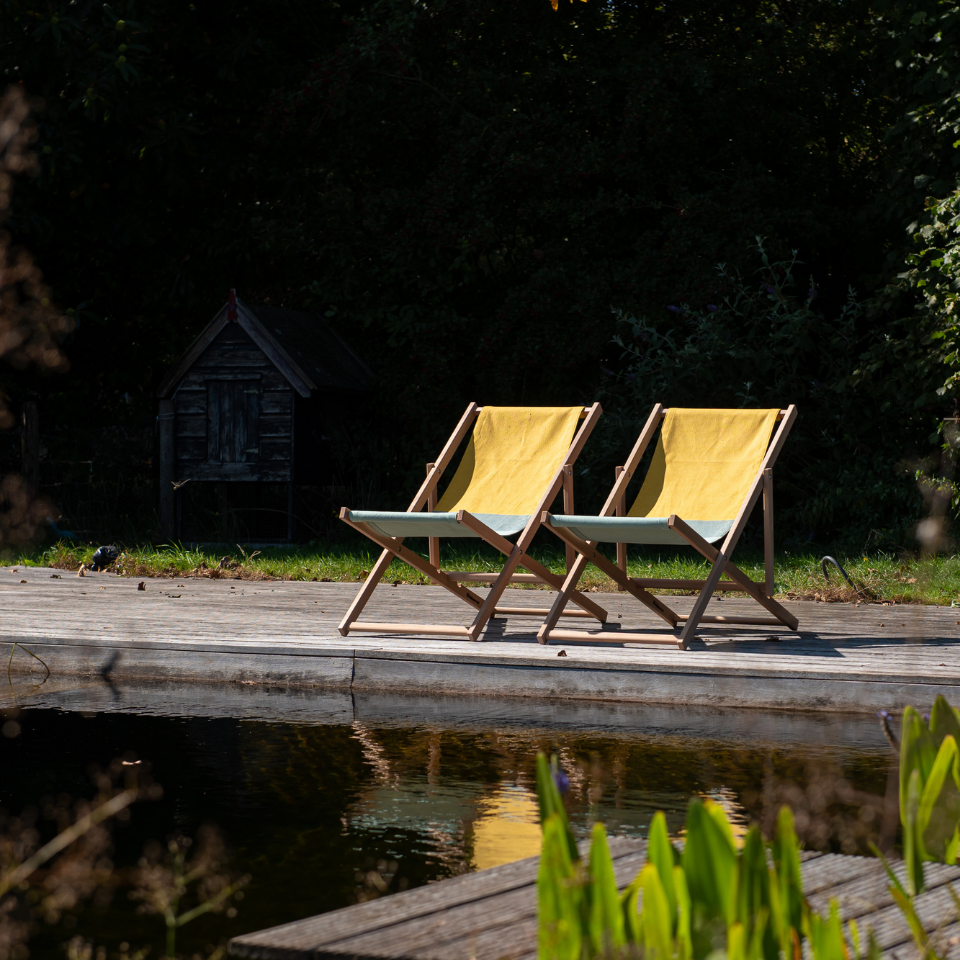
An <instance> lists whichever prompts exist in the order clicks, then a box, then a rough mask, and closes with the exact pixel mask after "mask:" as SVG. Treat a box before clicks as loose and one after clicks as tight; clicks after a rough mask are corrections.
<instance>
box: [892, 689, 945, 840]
mask: <svg viewBox="0 0 960 960" xmlns="http://www.w3.org/2000/svg"><path fill="white" fill-rule="evenodd" d="M936 756H937V748H936V745H935V744H934V741H933V735H932V734H931V733H930V730H929V728H928V727H927V725H926V723H925V722H924V720H923V717H921V716H920V714H919V713H918V712H917V711H916V710H915V709H914V708H913V707H907V708H906V709H905V710H904V711H903V723H902V728H901V731H900V822H901V823H903V825H904V826H906V820H904V816H905V810H906V804H907V784H908V783H909V780H910V775H911V774H912V773H913V771H914V770H918V771H919V772H920V778H921V779H920V787H921V789H922V786H923V783H924V782H925V781H926V779H927V777H928V776H929V775H930V770H931V769H932V768H933V763H934V760H935V759H936ZM918 795H919V794H918Z"/></svg>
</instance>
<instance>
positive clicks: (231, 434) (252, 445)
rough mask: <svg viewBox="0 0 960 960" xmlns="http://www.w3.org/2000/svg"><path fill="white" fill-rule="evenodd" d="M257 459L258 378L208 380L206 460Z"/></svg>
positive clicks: (247, 460)
mask: <svg viewBox="0 0 960 960" xmlns="http://www.w3.org/2000/svg"><path fill="white" fill-rule="evenodd" d="M259 459H260V381H259V380H208V381H207V460H208V461H210V462H213V463H255V462H256V461H257V460H259Z"/></svg>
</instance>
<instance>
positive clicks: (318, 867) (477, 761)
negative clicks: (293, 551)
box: [0, 684, 895, 957]
mask: <svg viewBox="0 0 960 960" xmlns="http://www.w3.org/2000/svg"><path fill="white" fill-rule="evenodd" d="M18 705H19V706H18ZM0 706H3V707H5V708H6V709H5V714H6V717H7V718H10V717H13V716H14V714H16V716H15V722H16V723H17V724H18V725H19V733H18V734H17V735H16V736H13V737H10V736H4V737H0V807H2V808H3V810H5V811H6V812H7V813H12V814H17V813H18V812H20V811H21V810H22V809H24V808H26V807H29V806H34V807H36V806H38V805H40V804H41V803H42V801H43V800H44V798H50V797H56V796H62V795H69V796H71V797H75V798H78V797H89V796H92V793H93V788H92V786H91V781H90V776H89V770H90V768H91V766H92V765H96V766H100V767H105V766H106V765H108V764H109V763H110V761H111V760H112V759H113V758H116V757H122V756H133V755H135V756H136V757H137V758H139V759H142V760H143V761H145V762H147V763H149V766H150V772H151V775H152V777H153V779H154V780H155V781H156V782H157V783H159V784H160V785H162V787H163V796H162V798H161V799H159V800H156V801H149V802H142V803H139V804H137V805H136V806H135V807H134V808H132V815H131V817H130V819H129V820H128V821H126V822H125V823H119V824H117V825H116V826H115V828H114V844H115V853H114V858H113V859H114V862H115V863H116V864H117V865H118V867H120V868H123V867H129V866H130V865H132V864H134V863H135V862H136V860H137V858H138V857H139V856H140V854H141V851H142V849H143V846H144V844H145V843H146V842H147V841H149V840H151V839H157V840H161V841H163V840H166V839H167V838H168V837H170V836H171V835H173V834H176V833H184V834H187V835H189V834H192V833H194V832H195V831H196V830H197V828H198V827H199V826H201V825H202V824H204V823H214V824H216V825H217V826H218V827H219V829H220V831H221V832H222V835H223V838H224V841H225V843H226V845H227V850H228V854H229V863H230V866H231V868H232V869H233V870H234V871H236V872H237V873H247V874H250V875H251V877H252V880H251V882H250V884H249V886H248V887H247V888H246V891H245V897H244V899H243V901H242V902H241V903H239V904H238V905H237V906H238V914H237V916H236V917H233V918H228V917H226V916H224V915H222V914H221V915H211V916H207V917H204V918H201V919H199V920H197V921H196V922H194V923H193V924H192V925H190V926H188V927H185V928H184V929H183V930H182V931H181V934H180V939H179V941H178V949H179V950H180V951H181V952H183V953H192V952H194V951H203V950H204V949H205V948H206V947H207V946H208V945H210V944H216V943H219V942H221V941H223V940H225V939H226V938H228V937H230V936H233V935H235V934H238V933H242V932H246V931H250V930H255V929H259V928H262V927H266V926H272V925H274V924H278V923H283V922H286V921H289V920H295V919H299V918H302V917H305V916H309V915H312V914H316V913H320V912H323V911H327V910H333V909H336V908H338V907H343V906H347V905H349V904H351V903H355V902H357V900H358V899H359V898H363V897H369V896H371V895H377V894H378V893H379V892H380V889H379V888H380V887H381V886H382V885H383V884H384V883H386V884H387V886H386V891H387V892H388V893H389V892H392V891H393V890H397V889H404V888H408V887H414V886H418V885H421V884H424V883H429V882H431V881H435V880H439V879H442V878H444V877H449V876H452V875H454V874H458V873H462V872H465V871H471V870H475V869H478V868H482V867H487V866H493V865H495V864H497V863H502V862H506V861H508V860H511V859H517V858H520V857H524V856H530V855H533V854H535V853H536V852H537V850H538V842H539V841H538V827H537V824H536V806H535V797H534V794H533V789H532V788H533V782H534V765H535V758H536V754H537V752H538V751H541V750H543V751H547V752H551V751H553V752H556V753H558V754H559V756H560V758H561V761H562V763H563V766H564V768H565V769H566V770H567V771H568V773H569V774H570V779H571V790H570V794H569V796H568V801H569V809H570V814H571V818H572V822H573V823H574V825H575V828H576V829H577V830H578V831H580V832H581V833H583V834H586V833H587V831H588V830H589V829H590V827H591V825H592V824H593V822H594V821H596V820H601V821H602V822H604V823H605V824H606V825H607V828H608V830H609V831H610V832H611V833H615V834H626V835H631V836H643V835H645V833H646V830H647V827H648V825H649V823H650V819H651V817H652V816H653V814H654V812H655V811H657V810H664V811H665V812H666V814H667V818H668V822H669V824H670V827H671V830H673V831H674V832H679V831H681V830H682V824H683V817H684V809H685V807H686V804H687V802H688V801H689V799H690V798H691V797H693V796H709V797H712V798H714V799H715V800H717V801H718V802H720V803H722V804H723V805H724V806H725V807H726V809H727V811H728V813H729V814H730V816H731V818H732V819H733V820H734V821H735V822H736V823H738V824H740V825H743V826H746V825H747V824H749V823H750V822H752V821H755V820H759V821H761V822H769V821H770V819H771V817H772V816H773V814H774V812H775V810H776V809H777V808H778V806H779V804H780V803H781V802H782V801H783V800H788V801H790V802H791V803H792V804H793V805H794V806H795V807H796V809H797V816H798V824H799V827H800V831H801V834H802V835H803V836H804V837H805V839H806V842H807V844H808V845H809V846H816V847H821V848H830V849H834V850H840V851H845V852H865V850H866V847H867V843H868V841H870V840H875V841H876V840H880V841H881V842H884V843H886V844H887V845H889V844H890V843H892V842H893V841H894V840H895V834H894V830H895V821H893V820H891V817H890V809H889V806H888V807H887V808H885V805H884V796H885V795H886V794H887V792H888V788H889V783H890V773H891V764H892V762H893V761H894V760H895V758H894V756H893V753H892V751H891V750H890V748H889V746H888V745H887V744H886V742H885V741H884V739H883V736H882V734H881V733H880V731H879V728H878V727H877V726H876V723H875V721H874V720H873V719H872V718H869V717H868V718H857V717H854V718H851V717H837V716H826V717H823V716H791V715H782V714H773V713H760V712H757V713H749V712H748V713H744V712H735V711H729V712H718V711H707V710H701V709H697V708H696V707H695V706H692V707H689V708H665V707H643V706H637V705H632V706H629V707H628V706H622V705H620V706H618V705H603V704H596V705H591V704H580V705H576V704H572V705H571V704H568V705H563V704H545V703H538V702H535V701H531V702H529V703H525V702H517V701H513V702H508V701H501V700H485V699H481V698H477V699H476V700H469V699H463V698H460V699H452V700H425V699H422V698H418V699H406V698H402V697H396V696H392V697H389V698H376V697H366V698H352V697H350V696H349V695H342V694H321V693H315V692H304V691H292V692H284V691H272V692H268V693H264V692H255V691H251V690H246V689H241V688H237V687H236V686H234V685H227V687H226V688H224V687H219V686H212V685H211V686H210V687H204V686H188V685H156V684H154V685H150V686H142V687H130V686H124V687H115V686H108V685H106V684H99V685H84V686H73V687H71V686H70V685H69V684H66V685H64V686H63V687H62V688H61V689H59V690H56V689H47V690H41V691H39V692H38V691H36V690H35V689H34V688H23V689H21V690H18V691H14V692H12V693H11V694H9V695H8V696H7V697H6V698H5V699H4V700H3V701H2V702H0ZM7 732H9V728H7ZM885 818H886V821H885ZM74 920H75V924H74ZM160 933H161V930H160V927H159V925H158V921H157V919H156V918H149V917H144V916H140V915H137V914H135V912H134V905H133V904H132V903H131V902H130V901H129V900H128V898H127V897H126V895H125V892H124V891H123V890H122V889H120V890H118V891H116V892H115V894H114V896H113V898H112V900H111V901H110V902H109V903H108V904H107V903H100V904H91V903H88V904H87V906H86V907H84V909H83V910H82V911H81V912H79V913H78V914H77V915H76V917H75V918H69V917H68V918H67V921H66V923H61V924H60V925H58V926H57V927H56V928H52V929H46V930H44V931H43V932H42V933H41V935H40V936H39V937H37V938H35V940H34V942H33V943H32V944H31V956H33V957H45V956H49V957H58V956H60V957H62V956H64V953H63V951H62V950H61V949H59V948H58V947H57V944H58V943H60V942H62V941H64V940H66V939H68V938H69V937H70V936H73V935H76V934H80V935H83V936H85V937H88V938H90V939H92V940H94V941H95V942H96V943H98V944H104V945H106V946H107V948H108V949H109V952H110V954H111V955H112V954H113V953H114V952H115V950H116V949H117V946H118V945H119V944H120V943H121V942H122V941H125V942H127V943H130V944H135V945H139V944H142V943H148V942H149V943H153V944H155V947H154V950H153V951H152V955H153V956H156V955H158V954H159V953H160V943H161V942H162V941H161V937H160Z"/></svg>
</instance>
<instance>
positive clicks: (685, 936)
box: [673, 865, 693, 960]
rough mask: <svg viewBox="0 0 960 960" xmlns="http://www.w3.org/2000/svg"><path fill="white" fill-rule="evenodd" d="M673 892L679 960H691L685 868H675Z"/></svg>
mask: <svg viewBox="0 0 960 960" xmlns="http://www.w3.org/2000/svg"><path fill="white" fill-rule="evenodd" d="M673 890H674V893H675V894H676V897H677V919H676V927H675V928H674V939H675V941H676V948H677V956H678V958H679V960H691V958H692V957H693V935H692V931H691V926H690V924H691V904H690V891H689V890H688V889H687V875H686V874H685V873H684V872H683V867H681V866H679V865H678V866H676V867H674V868H673Z"/></svg>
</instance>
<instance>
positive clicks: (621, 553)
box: [613, 467, 627, 593]
mask: <svg viewBox="0 0 960 960" xmlns="http://www.w3.org/2000/svg"><path fill="white" fill-rule="evenodd" d="M621 473H623V467H614V468H613V482H614V484H616V482H617V481H618V480H619V479H620V474H621ZM626 512H627V496H626V494H624V495H623V496H622V497H621V498H620V499H619V500H618V501H617V509H616V516H618V517H622V516H624V514H625V513H626ZM617 566H618V567H619V568H620V569H621V570H622V571H623V572H624V573H626V572H627V545H626V544H625V543H618V544H617ZM617 591H618V592H619V593H623V592H624V588H623V587H622V586H621V585H620V584H619V583H618V584H617Z"/></svg>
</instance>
